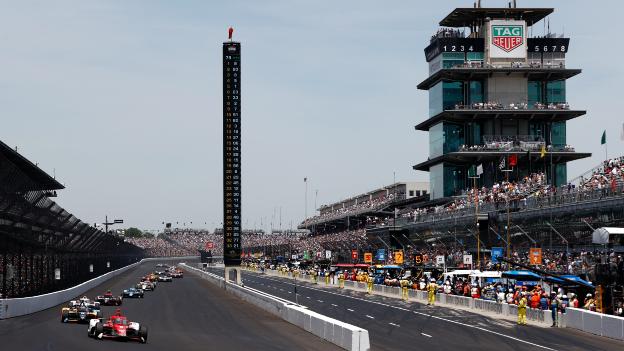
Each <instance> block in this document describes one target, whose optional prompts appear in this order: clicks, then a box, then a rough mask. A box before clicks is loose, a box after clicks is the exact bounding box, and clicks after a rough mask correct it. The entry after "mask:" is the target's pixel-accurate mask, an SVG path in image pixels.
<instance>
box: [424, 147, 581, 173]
mask: <svg viewBox="0 0 624 351" xmlns="http://www.w3.org/2000/svg"><path fill="white" fill-rule="evenodd" d="M511 154H517V155H526V154H527V151H456V152H449V153H447V154H444V155H441V156H438V157H434V158H432V159H429V160H427V161H425V162H421V163H419V164H417V165H414V166H413V167H412V168H413V169H415V170H417V171H425V172H428V171H429V167H431V166H433V165H436V164H438V163H440V162H445V163H452V164H459V165H473V164H476V163H481V162H487V161H495V160H498V159H499V158H500V157H501V156H505V155H511ZM529 154H530V156H531V159H536V160H539V159H541V157H540V151H539V150H538V151H530V152H529ZM551 156H552V158H553V162H554V163H561V162H568V161H574V160H580V159H582V158H586V157H591V153H588V152H574V151H549V152H547V153H546V156H545V157H546V158H547V160H548V161H549V162H550V157H551Z"/></svg>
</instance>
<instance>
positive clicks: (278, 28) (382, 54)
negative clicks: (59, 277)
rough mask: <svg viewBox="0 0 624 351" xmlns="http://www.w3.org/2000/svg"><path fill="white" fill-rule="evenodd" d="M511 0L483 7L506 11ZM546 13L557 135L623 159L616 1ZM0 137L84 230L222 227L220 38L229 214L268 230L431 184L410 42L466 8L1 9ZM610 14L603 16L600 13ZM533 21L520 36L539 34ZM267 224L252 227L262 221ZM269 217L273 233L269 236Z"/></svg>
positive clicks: (414, 44)
mask: <svg viewBox="0 0 624 351" xmlns="http://www.w3.org/2000/svg"><path fill="white" fill-rule="evenodd" d="M506 3H507V1H494V0H490V1H487V0H484V1H483V4H484V5H486V6H487V5H489V6H496V5H501V6H504V5H505V4H506ZM518 4H519V6H542V7H550V6H552V7H555V8H556V11H555V13H554V14H553V15H552V16H551V17H550V19H551V20H550V23H551V24H550V27H551V31H554V32H561V31H562V30H563V29H564V28H565V34H566V35H569V36H571V38H572V40H571V45H570V52H569V54H568V58H567V63H568V66H569V67H579V68H582V69H583V74H581V75H580V76H577V77H575V78H573V79H571V80H570V81H569V82H568V100H569V101H570V105H571V106H572V107H573V108H580V109H587V110H588V114H587V116H584V117H582V118H580V119H578V120H575V121H572V122H570V123H569V124H568V140H569V143H570V144H572V145H575V146H576V147H577V150H579V151H589V152H593V153H594V156H593V157H592V158H591V159H588V160H583V161H576V162H573V163H571V164H570V167H569V171H568V174H569V176H570V177H574V176H576V175H578V174H580V173H582V172H584V171H585V170H587V169H588V168H590V167H592V166H594V165H596V164H597V163H598V162H599V161H600V160H601V159H602V158H603V157H604V149H603V148H601V146H600V135H601V134H602V130H603V129H607V130H608V133H609V134H608V139H609V153H610V155H616V154H618V155H620V154H624V147H623V146H624V142H622V141H621V140H620V130H621V126H622V122H623V117H622V116H621V115H619V113H620V112H619V110H620V109H619V108H620V107H621V106H622V89H623V88H622V87H621V84H622V81H623V80H624V75H623V70H624V65H623V64H622V60H621V59H619V58H621V57H622V56H623V55H624V52H623V48H622V45H621V42H622V40H620V39H618V37H619V36H620V35H621V33H622V32H623V29H624V25H623V21H622V20H621V15H620V13H621V11H619V10H621V9H622V5H621V2H619V1H615V0H613V1H600V2H587V1H569V0H565V1H564V0H559V1H526V0H518ZM0 5H1V8H2V11H0V67H1V72H2V73H1V74H0V113H1V115H2V127H1V128H0V139H1V140H3V141H4V142H6V143H7V144H9V145H11V146H18V147H19V150H20V152H21V153H22V154H23V155H25V156H26V157H28V158H29V159H31V160H33V161H34V162H38V163H39V165H40V166H41V167H42V168H43V169H44V170H46V171H48V172H49V173H51V174H52V173H53V170H54V169H56V176H57V179H59V180H60V181H61V182H62V183H64V184H65V185H66V186H67V189H66V190H64V191H62V192H61V193H60V194H59V195H60V196H59V198H58V202H59V203H60V204H61V205H62V206H64V207H66V208H67V209H68V210H70V211H72V212H73V213H74V214H76V215H77V216H78V217H80V218H82V219H83V220H85V221H87V222H91V223H93V222H101V221H102V220H103V217H104V215H105V214H108V215H109V216H111V217H121V218H124V219H125V220H126V223H128V224H130V225H136V226H139V227H141V228H146V229H157V228H160V227H161V222H163V221H172V222H174V223H175V222H176V221H178V222H180V224H182V222H187V224H188V223H189V222H190V221H193V226H194V227H198V226H202V227H203V226H204V223H207V225H206V226H208V227H210V228H213V227H214V226H215V225H218V224H219V223H220V222H221V218H222V210H221V201H222V200H221V196H222V194H221V135H222V134H221V133H222V131H221V128H222V123H221V119H222V116H221V43H222V42H223V41H224V39H226V36H227V28H228V26H230V25H231V26H233V27H234V28H235V39H236V40H239V41H241V42H242V46H243V49H242V50H243V52H242V53H243V58H242V60H243V63H242V68H243V78H242V93H243V98H242V101H243V110H242V112H243V117H242V123H243V163H244V165H243V218H244V222H245V223H246V227H252V226H253V225H254V224H255V225H256V226H260V222H261V221H262V222H263V224H264V225H265V227H266V226H267V223H269V222H271V217H273V213H274V212H276V213H278V215H277V216H276V217H279V208H280V206H281V208H282V227H284V228H285V227H287V226H289V225H290V223H291V221H292V222H293V224H296V223H298V222H299V221H301V220H302V218H303V213H304V190H305V188H304V183H303V178H304V177H306V176H307V177H308V179H309V196H308V200H309V201H308V202H309V206H308V208H309V210H308V213H311V212H312V208H313V207H314V200H315V199H314V197H315V196H314V194H315V190H316V189H318V205H320V204H322V203H327V202H333V201H335V200H339V199H340V198H342V197H345V196H349V195H354V194H356V193H361V192H364V191H367V190H370V189H372V188H375V187H378V186H381V185H385V184H389V183H391V182H392V173H393V171H396V174H397V180H428V175H427V174H426V173H420V172H419V173H416V172H415V171H413V170H412V168H411V167H412V165H414V164H416V163H418V162H420V161H423V160H424V159H426V158H427V153H428V149H427V148H428V139H427V133H424V132H417V131H415V130H414V128H413V126H414V125H415V124H416V123H417V122H419V121H422V120H423V119H425V118H426V116H427V113H428V106H427V104H428V98H427V93H426V92H424V91H419V90H417V89H416V84H417V83H419V82H420V81H422V80H423V79H425V78H426V75H427V65H426V63H425V60H424V54H423V49H424V47H425V46H426V45H427V43H428V40H429V37H430V35H431V34H432V33H433V32H434V31H435V30H436V29H437V23H438V22H439V20H440V19H442V18H443V17H444V16H445V15H446V14H448V13H449V12H450V11H451V10H452V9H453V8H454V7H469V6H472V1H469V0H462V1H427V2H425V1H414V0H403V1H391V2H389V1H363V0H349V1H347V0H344V1H293V0H290V1H183V0H180V1H140V0H133V1H129V0H119V1H87V0H80V1H78V0H76V1H69V0H61V1H47V0H46V1H0ZM610 9H612V10H610ZM541 28H542V25H541V23H540V24H539V25H538V26H537V28H536V30H534V34H539V33H541ZM262 218H264V219H262ZM278 221H279V219H276V220H275V222H276V224H275V225H274V227H278V226H279V223H277V222H278Z"/></svg>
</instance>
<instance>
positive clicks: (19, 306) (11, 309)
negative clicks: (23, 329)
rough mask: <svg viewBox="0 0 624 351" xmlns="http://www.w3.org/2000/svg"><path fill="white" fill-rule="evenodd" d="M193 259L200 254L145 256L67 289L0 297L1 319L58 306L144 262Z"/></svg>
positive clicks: (197, 257)
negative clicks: (25, 295)
mask: <svg viewBox="0 0 624 351" xmlns="http://www.w3.org/2000/svg"><path fill="white" fill-rule="evenodd" d="M193 259H199V256H187V257H156V258H144V259H142V260H141V261H139V262H136V263H133V264H130V265H127V266H125V267H122V268H119V269H116V270H114V271H111V272H108V273H106V274H103V275H101V276H99V277H96V278H93V279H91V280H88V281H86V282H84V283H82V284H79V285H76V286H74V287H72V288H68V289H65V290H59V291H55V292H52V293H48V294H43V295H38V296H30V297H21V298H14V299H0V319H7V318H13V317H19V316H24V315H27V314H31V313H35V312H39V311H43V310H46V309H48V308H51V307H54V306H58V305H60V304H62V303H65V302H67V301H70V300H72V299H74V298H76V297H78V296H80V295H82V294H84V293H85V292H86V291H88V290H91V289H92V288H94V287H96V286H98V285H100V284H102V283H104V282H105V281H107V280H109V279H111V278H113V277H116V276H118V275H119V274H121V273H123V272H125V271H127V270H129V269H131V268H134V267H136V266H138V265H140V264H141V263H144V262H151V261H174V260H175V261H180V260H193Z"/></svg>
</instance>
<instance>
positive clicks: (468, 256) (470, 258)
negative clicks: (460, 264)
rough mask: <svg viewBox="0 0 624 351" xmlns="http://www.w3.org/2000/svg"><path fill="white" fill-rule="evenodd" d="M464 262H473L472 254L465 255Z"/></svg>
mask: <svg viewBox="0 0 624 351" xmlns="http://www.w3.org/2000/svg"><path fill="white" fill-rule="evenodd" d="M464 264H472V255H464Z"/></svg>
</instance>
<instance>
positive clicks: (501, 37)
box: [488, 20, 527, 59]
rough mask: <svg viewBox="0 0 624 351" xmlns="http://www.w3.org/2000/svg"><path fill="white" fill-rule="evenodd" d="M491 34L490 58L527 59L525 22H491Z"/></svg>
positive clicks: (489, 39)
mask: <svg viewBox="0 0 624 351" xmlns="http://www.w3.org/2000/svg"><path fill="white" fill-rule="evenodd" d="M489 33H490V35H489V38H488V41H489V46H488V48H489V56H490V58H518V59H524V58H526V57H527V40H526V22H525V21H507V20H491V21H490V24H489Z"/></svg>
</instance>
